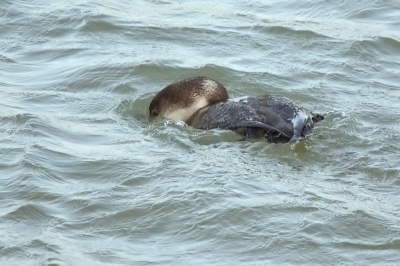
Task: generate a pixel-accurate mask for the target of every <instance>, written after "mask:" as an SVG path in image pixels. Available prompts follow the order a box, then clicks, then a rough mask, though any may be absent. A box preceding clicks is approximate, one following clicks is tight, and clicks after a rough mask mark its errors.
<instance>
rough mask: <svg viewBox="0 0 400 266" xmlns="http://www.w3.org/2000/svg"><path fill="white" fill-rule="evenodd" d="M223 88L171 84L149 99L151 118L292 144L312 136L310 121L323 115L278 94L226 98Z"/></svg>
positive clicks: (199, 82) (206, 83)
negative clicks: (236, 98)
mask: <svg viewBox="0 0 400 266" xmlns="http://www.w3.org/2000/svg"><path fill="white" fill-rule="evenodd" d="M228 98H229V96H228V93H227V92H226V89H225V88H224V86H222V85H221V84H220V83H218V82H217V81H214V80H212V79H209V78H206V77H196V78H191V79H186V80H182V81H179V82H177V83H173V84H171V85H169V86H167V87H165V88H164V89H163V90H161V91H160V92H159V93H158V94H157V95H156V96H155V97H154V99H153V100H152V102H151V104H150V107H149V112H150V116H151V117H156V116H161V117H163V118H168V119H173V120H182V121H184V122H186V123H187V124H188V125H190V126H192V127H194V128H199V129H207V130H208V129H213V128H219V129H228V130H232V131H235V132H236V133H238V134H241V135H243V136H245V138H246V139H247V140H251V139H256V138H261V137H264V138H265V139H266V140H267V141H269V142H273V143H284V142H294V141H299V140H301V139H304V138H307V137H309V136H311V135H312V134H313V133H314V122H319V121H321V120H322V119H323V116H321V115H318V114H312V113H311V112H309V111H308V110H306V109H305V108H302V107H299V106H297V105H295V104H294V103H293V102H292V101H290V100H289V99H287V98H285V97H282V96H279V95H260V96H257V97H247V98H244V99H243V98H242V99H241V100H239V101H232V100H229V99H228Z"/></svg>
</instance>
